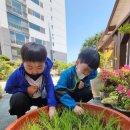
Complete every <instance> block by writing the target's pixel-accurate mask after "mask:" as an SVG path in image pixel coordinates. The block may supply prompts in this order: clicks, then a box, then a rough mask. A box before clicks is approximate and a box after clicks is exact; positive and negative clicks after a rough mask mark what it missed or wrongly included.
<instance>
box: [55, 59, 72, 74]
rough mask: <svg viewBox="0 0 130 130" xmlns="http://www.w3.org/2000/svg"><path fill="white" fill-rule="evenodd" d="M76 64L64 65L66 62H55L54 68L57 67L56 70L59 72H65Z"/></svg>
mask: <svg viewBox="0 0 130 130" xmlns="http://www.w3.org/2000/svg"><path fill="white" fill-rule="evenodd" d="M73 65H74V64H73V63H69V64H67V63H64V62H61V61H55V62H54V64H53V66H54V67H55V69H57V70H58V71H60V72H61V71H63V70H65V69H68V68H69V67H71V66H73Z"/></svg>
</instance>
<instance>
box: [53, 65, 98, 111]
mask: <svg viewBox="0 0 130 130" xmlns="http://www.w3.org/2000/svg"><path fill="white" fill-rule="evenodd" d="M76 76H77V74H76V66H73V67H71V68H69V69H67V70H65V71H64V72H62V73H61V75H60V79H59V81H58V83H57V85H56V86H55V92H56V96H57V98H58V100H59V101H60V102H61V103H62V104H63V105H64V106H66V107H67V108H69V109H73V108H74V107H75V106H76V105H77V103H76V101H75V100H74V99H73V98H72V97H71V96H70V95H69V93H68V92H69V91H71V92H73V91H72V90H73V89H75V86H76ZM96 76H97V71H93V72H91V73H90V74H89V75H88V76H87V77H86V78H85V81H84V84H85V87H87V88H90V87H91V85H90V80H91V79H93V78H95V77H96Z"/></svg>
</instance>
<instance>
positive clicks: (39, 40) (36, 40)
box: [31, 37, 44, 45]
mask: <svg viewBox="0 0 130 130" xmlns="http://www.w3.org/2000/svg"><path fill="white" fill-rule="evenodd" d="M31 41H32V42H36V43H37V44H41V45H42V44H43V43H44V41H43V40H41V39H38V38H34V37H31Z"/></svg>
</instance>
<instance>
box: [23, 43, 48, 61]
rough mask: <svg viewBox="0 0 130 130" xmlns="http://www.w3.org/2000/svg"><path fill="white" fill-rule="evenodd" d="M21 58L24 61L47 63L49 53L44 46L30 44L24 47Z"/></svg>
mask: <svg viewBox="0 0 130 130" xmlns="http://www.w3.org/2000/svg"><path fill="white" fill-rule="evenodd" d="M21 57H22V60H23V62H24V61H32V62H36V61H37V62H45V60H46V58H47V51H46V48H45V47H44V46H43V45H40V44H36V43H35V42H29V43H26V44H24V45H23V46H22V48H21Z"/></svg>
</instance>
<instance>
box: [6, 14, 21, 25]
mask: <svg viewBox="0 0 130 130" xmlns="http://www.w3.org/2000/svg"><path fill="white" fill-rule="evenodd" d="M7 17H8V21H9V22H11V23H14V24H17V25H21V23H22V19H21V18H19V17H17V16H15V15H12V14H9V13H8V15H7Z"/></svg>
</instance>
